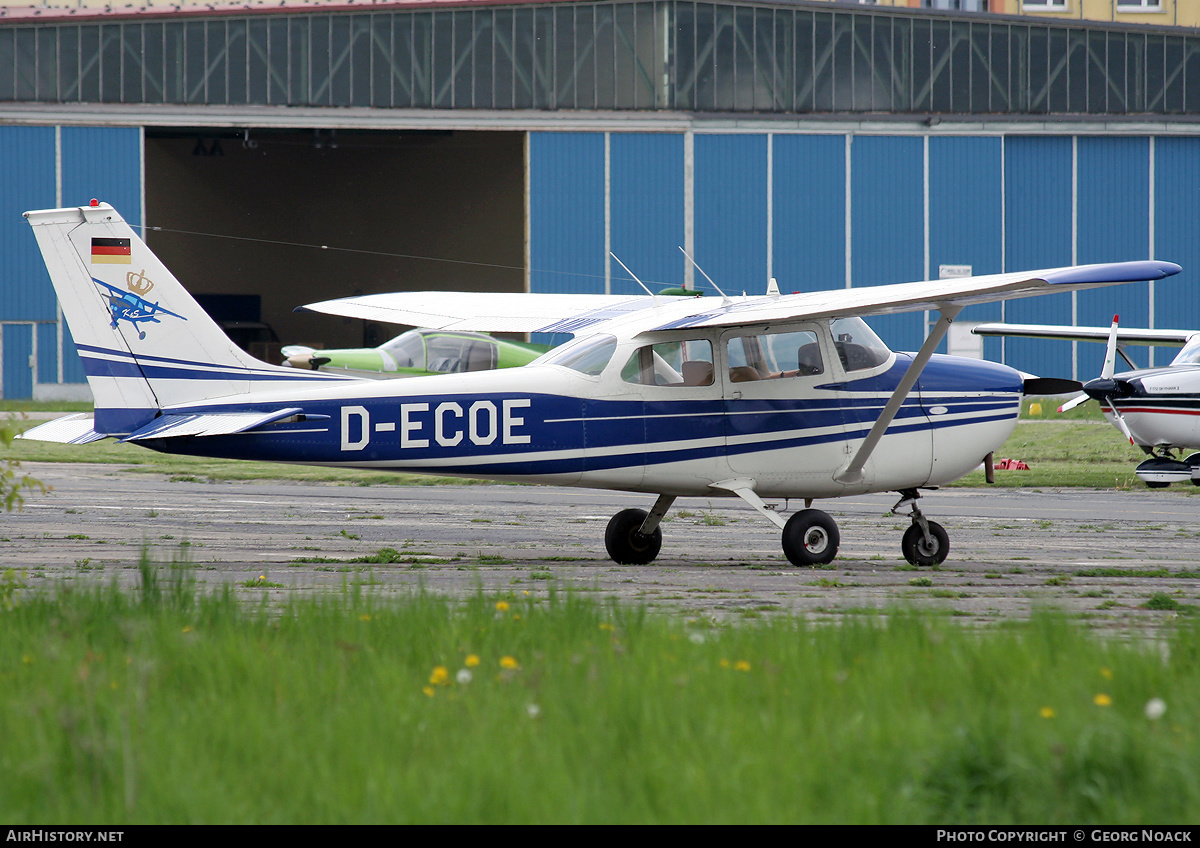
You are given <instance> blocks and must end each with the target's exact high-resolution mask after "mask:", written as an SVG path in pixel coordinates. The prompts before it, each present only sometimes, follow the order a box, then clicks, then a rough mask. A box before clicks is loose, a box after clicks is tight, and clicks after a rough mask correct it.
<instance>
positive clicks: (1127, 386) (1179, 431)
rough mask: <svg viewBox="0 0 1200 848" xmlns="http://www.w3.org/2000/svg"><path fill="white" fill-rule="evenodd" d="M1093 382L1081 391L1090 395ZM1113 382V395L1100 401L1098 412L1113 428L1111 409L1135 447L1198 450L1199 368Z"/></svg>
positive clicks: (1153, 371)
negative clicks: (1125, 427)
mask: <svg viewBox="0 0 1200 848" xmlns="http://www.w3.org/2000/svg"><path fill="white" fill-rule="evenodd" d="M1095 382H1096V381H1094V382H1093V383H1088V384H1087V386H1085V390H1088V391H1089V393H1091V392H1092V390H1093V388H1092V387H1093V386H1094V383H1095ZM1113 382H1114V383H1115V387H1114V388H1115V391H1114V392H1113V393H1110V394H1106V395H1104V396H1103V397H1102V398H1101V401H1100V409H1101V411H1102V412H1103V413H1104V415H1105V417H1106V418H1107V419H1108V420H1109V422H1110V423H1113V424H1114V425H1115V424H1116V422H1115V420H1114V417H1113V413H1112V408H1113V406H1115V407H1116V409H1117V411H1119V412H1120V413H1121V416H1122V417H1123V418H1124V419H1125V424H1126V426H1127V427H1128V428H1129V432H1130V434H1131V435H1132V436H1133V439H1134V442H1135V443H1137V444H1138V445H1141V446H1143V447H1149V448H1166V447H1170V448H1195V447H1200V365H1196V364H1183V365H1172V366H1169V367H1166V368H1147V369H1142V370H1138V371H1129V372H1126V373H1123V374H1116V375H1114V378H1113ZM1093 396H1095V395H1093Z"/></svg>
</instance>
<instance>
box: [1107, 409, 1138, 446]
mask: <svg viewBox="0 0 1200 848" xmlns="http://www.w3.org/2000/svg"><path fill="white" fill-rule="evenodd" d="M1108 408H1109V409H1111V410H1112V414H1113V418H1115V419H1116V421H1117V426H1118V427H1119V428H1120V429H1121V432H1122V433H1124V434H1125V438H1127V439H1129V444H1131V445H1135V444H1137V443H1136V442H1134V440H1133V433H1131V432H1129V425H1128V424H1126V423H1125V416H1124V415H1122V414H1121V413H1120V412H1118V411H1117V408H1116V406H1114V405H1113V403H1112V401H1109V404H1108Z"/></svg>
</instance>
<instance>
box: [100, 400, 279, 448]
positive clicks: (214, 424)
mask: <svg viewBox="0 0 1200 848" xmlns="http://www.w3.org/2000/svg"><path fill="white" fill-rule="evenodd" d="M300 411H301V410H300V408H299V407H295V408H290V409H279V410H276V411H274V412H188V413H177V414H171V415H163V416H161V417H159V418H155V419H154V420H153V421H151V422H150V423H149V424H147V425H146V426H145V427H142V428H141V429H139V430H136V431H135V432H133V433H130V434H129V435H128V436H126V437H125V438H123V439H121V441H123V442H135V441H141V440H142V439H176V438H179V437H180V436H228V435H232V434H234V433H244V432H246V431H247V430H253V429H254V428H255V427H261V426H262V425H263V424H270V423H271V422H272V421H278V420H280V419H281V418H287V417H288V416H290V415H296V414H297V413H299V412H300Z"/></svg>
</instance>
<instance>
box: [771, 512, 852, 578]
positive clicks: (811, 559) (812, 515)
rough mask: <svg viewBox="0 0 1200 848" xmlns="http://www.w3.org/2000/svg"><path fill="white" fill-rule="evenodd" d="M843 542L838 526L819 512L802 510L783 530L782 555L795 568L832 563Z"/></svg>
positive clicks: (788, 521) (826, 514) (790, 519)
mask: <svg viewBox="0 0 1200 848" xmlns="http://www.w3.org/2000/svg"><path fill="white" fill-rule="evenodd" d="M841 541H842V535H841V533H839V532H838V527H837V522H836V521H834V520H833V519H832V518H831V517H830V516H829V515H828V513H824V512H821V510H819V509H802V510H800V511H799V512H797V513H796V514H795V515H793V516H792V517H791V518H789V519H788V520H787V524H785V525H784V527H783V553H784V555H785V556H786V557H787V558H788V561H789V562H790V563H791V564H792V565H796V566H805V565H826V564H828V563H831V562H833V558H834V557H835V556H837V552H838V545H839V544H841Z"/></svg>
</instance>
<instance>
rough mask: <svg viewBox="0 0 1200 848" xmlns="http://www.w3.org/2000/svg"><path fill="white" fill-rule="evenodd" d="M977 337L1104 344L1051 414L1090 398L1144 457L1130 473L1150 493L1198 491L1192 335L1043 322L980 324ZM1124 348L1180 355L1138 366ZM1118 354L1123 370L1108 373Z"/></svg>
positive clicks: (1196, 348) (1197, 354)
mask: <svg viewBox="0 0 1200 848" xmlns="http://www.w3.org/2000/svg"><path fill="white" fill-rule="evenodd" d="M971 332H973V333H975V334H976V335H980V336H1026V337H1029V338H1037V339H1068V340H1071V341H1089V342H1100V341H1107V342H1108V349H1107V352H1106V353H1105V356H1104V365H1103V367H1102V368H1101V370H1100V376H1099V377H1097V378H1096V379H1094V380H1089V381H1088V382H1087V383H1084V384H1083V394H1081V395H1077V396H1076V397H1074V398H1073V399H1071V400H1069V401H1067V402H1066V403H1064V404H1063V405H1062V406H1060V407H1059V408H1058V411H1059V412H1065V411H1066V410H1068V409H1071V408H1072V407H1075V406H1078V405H1079V404H1081V403H1084V402H1086V401H1087V400H1089V399H1090V400H1096V401H1098V402H1099V404H1100V411H1101V412H1102V413H1103V414H1104V417H1105V418H1106V419H1108V422H1109V423H1110V424H1112V425H1113V426H1114V427H1116V428H1117V429H1118V430H1120V431H1121V434H1122V435H1123V436H1124V437H1125V438H1126V440H1128V442H1129V444H1131V445H1134V446H1136V447H1139V448H1141V449H1142V451H1143V452H1145V453H1146V454H1148V455H1149V457H1150V458H1149V459H1147V460H1145V461H1144V462H1142V463H1140V464H1139V465H1138V466H1137V468H1135V469H1134V474H1136V475H1137V477H1138V478H1139V479H1140V480H1141V481H1142V482H1143V483H1145V484H1146V485H1147V486H1149V487H1150V488H1152V489H1159V488H1165V487H1167V486H1169V485H1171V484H1172V483H1184V482H1190V483H1192V484H1193V485H1196V486H1200V452H1194V449H1196V448H1200V330H1168V329H1146V328H1134V329H1130V328H1128V327H1121V326H1119V322H1118V320H1117V316H1116V315H1114V316H1113V322H1112V326H1110V327H1076V326H1065V325H1048V324H980V325H978V326H976V327H974V328H973V329H972V330H971ZM1128 345H1148V346H1150V345H1153V346H1174V347H1180V346H1182V347H1183V349H1182V350H1181V351H1179V353H1178V354H1177V355H1176V356H1175V358H1174V359H1172V360H1171V363H1170V364H1169V365H1162V366H1159V367H1157V368H1155V367H1153V366H1152V367H1149V368H1139V367H1138V366H1137V365H1135V364H1134V363H1133V361H1132V360H1130V358H1129V357H1128V356H1127V355H1126V353H1125V350H1124V349H1125V347H1126V346H1128ZM1118 355H1120V356H1121V357H1122V358H1123V359H1124V360H1125V362H1126V364H1127V365H1129V368H1130V369H1131V370H1129V371H1125V372H1120V373H1118V372H1117V371H1116V358H1117V356H1118Z"/></svg>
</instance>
